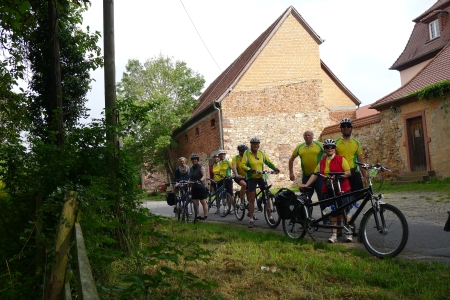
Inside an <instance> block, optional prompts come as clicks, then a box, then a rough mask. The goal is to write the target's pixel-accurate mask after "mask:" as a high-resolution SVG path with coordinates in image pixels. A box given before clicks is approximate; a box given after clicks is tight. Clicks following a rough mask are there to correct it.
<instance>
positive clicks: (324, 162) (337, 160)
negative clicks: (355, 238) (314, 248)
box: [300, 139, 352, 243]
mask: <svg viewBox="0 0 450 300" xmlns="http://www.w3.org/2000/svg"><path fill="white" fill-rule="evenodd" d="M323 148H324V149H325V154H326V156H325V157H324V158H322V159H321V160H320V162H319V164H318V165H317V167H316V169H315V170H314V171H315V172H320V173H321V174H323V175H325V176H327V175H328V173H329V172H345V174H344V175H342V176H341V177H340V178H342V179H341V181H340V184H341V191H342V192H343V193H347V192H349V191H350V184H349V182H348V179H347V178H348V177H350V176H351V172H350V167H349V165H348V162H347V160H346V159H345V157H343V156H340V155H337V154H336V142H335V141H334V140H332V139H326V140H325V141H324V142H323ZM318 177H319V176H318V175H315V174H311V177H310V178H309V180H308V182H306V183H305V184H301V185H300V188H306V187H309V186H310V185H312V184H313V182H314V181H315V180H316V179H317V178H318ZM322 192H323V193H324V194H327V186H326V185H325V184H323V185H322ZM330 197H333V195H327V196H325V197H324V198H325V199H327V198H330ZM348 202H349V199H348V197H345V198H342V199H339V200H338V201H337V204H338V205H339V206H341V205H344V204H347V203H348ZM343 218H344V214H339V215H337V216H333V215H330V221H331V225H337V222H338V221H342V220H343ZM331 231H332V235H331V237H330V238H329V239H328V242H330V243H337V241H338V240H337V229H336V228H333V229H331ZM351 241H352V235H351V234H349V235H347V242H351Z"/></svg>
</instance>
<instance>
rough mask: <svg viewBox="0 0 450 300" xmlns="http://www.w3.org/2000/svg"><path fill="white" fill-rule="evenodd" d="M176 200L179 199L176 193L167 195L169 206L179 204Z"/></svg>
mask: <svg viewBox="0 0 450 300" xmlns="http://www.w3.org/2000/svg"><path fill="white" fill-rule="evenodd" d="M176 198H177V197H176V196H175V193H172V192H169V193H167V194H166V201H167V204H168V205H170V206H172V205H175V204H177V199H176Z"/></svg>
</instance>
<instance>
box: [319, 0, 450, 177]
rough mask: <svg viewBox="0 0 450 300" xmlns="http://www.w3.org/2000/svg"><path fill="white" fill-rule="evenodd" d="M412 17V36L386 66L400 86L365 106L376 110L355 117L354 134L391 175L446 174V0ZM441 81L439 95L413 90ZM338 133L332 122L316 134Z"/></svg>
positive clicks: (449, 56) (449, 36) (449, 63)
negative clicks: (442, 86)
mask: <svg viewBox="0 0 450 300" xmlns="http://www.w3.org/2000/svg"><path fill="white" fill-rule="evenodd" d="M413 22H414V23H415V25H414V29H413V31H412V33H411V37H410V39H409V41H408V43H407V45H406V47H405V49H404V50H403V52H402V54H401V55H400V56H399V57H398V59H397V61H396V62H395V63H394V64H393V66H392V67H391V69H392V70H397V71H399V72H400V77H401V82H402V86H401V87H400V88H399V89H397V90H395V91H393V92H392V93H390V94H389V95H387V96H385V97H383V98H381V99H379V100H378V101H376V102H375V103H373V104H372V105H371V106H370V108H372V109H376V110H378V111H379V113H380V114H379V115H374V116H369V117H366V118H361V119H357V120H355V129H354V136H355V137H356V138H357V139H359V140H360V142H361V143H362V145H363V148H364V156H365V159H366V161H367V162H369V163H375V162H380V163H382V164H384V165H387V166H389V167H391V169H393V170H394V171H395V174H404V173H409V172H417V171H428V173H429V174H436V176H438V177H449V176H450V160H449V159H448V153H447V151H446V150H450V122H449V116H446V112H445V110H446V108H445V105H446V104H445V102H444V99H447V101H448V100H449V99H450V92H449V89H450V81H449V80H450V0H439V1H437V2H436V3H435V4H434V5H433V6H431V7H430V8H429V9H428V10H426V11H425V12H424V13H422V14H421V15H420V16H418V17H417V18H415V19H414V20H413ZM443 81H449V82H448V83H447V89H446V91H447V92H446V93H444V95H443V97H439V98H433V99H429V100H419V99H418V97H417V95H416V94H415V93H417V92H418V91H420V90H422V89H424V88H426V87H427V88H430V87H431V86H433V85H436V84H442V82H443ZM447 103H448V102H447ZM447 109H448V107H447ZM338 136H340V130H339V126H338V125H333V126H329V127H327V128H325V129H324V131H323V132H322V136H321V138H322V139H325V138H336V137H338Z"/></svg>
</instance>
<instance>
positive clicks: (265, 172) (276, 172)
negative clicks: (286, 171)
mask: <svg viewBox="0 0 450 300" xmlns="http://www.w3.org/2000/svg"><path fill="white" fill-rule="evenodd" d="M249 170H251V172H252V173H253V174H278V173H280V171H256V170H252V169H249Z"/></svg>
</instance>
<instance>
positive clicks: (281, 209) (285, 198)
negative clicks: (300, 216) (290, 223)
mask: <svg viewBox="0 0 450 300" xmlns="http://www.w3.org/2000/svg"><path fill="white" fill-rule="evenodd" d="M298 203H299V202H298V201H297V195H295V193H294V192H293V191H291V190H289V189H286V188H282V189H280V190H279V191H278V192H277V193H276V194H275V207H276V208H277V211H278V216H279V217H280V218H281V219H291V218H292V217H293V216H294V212H295V210H296V208H297V206H298Z"/></svg>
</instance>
